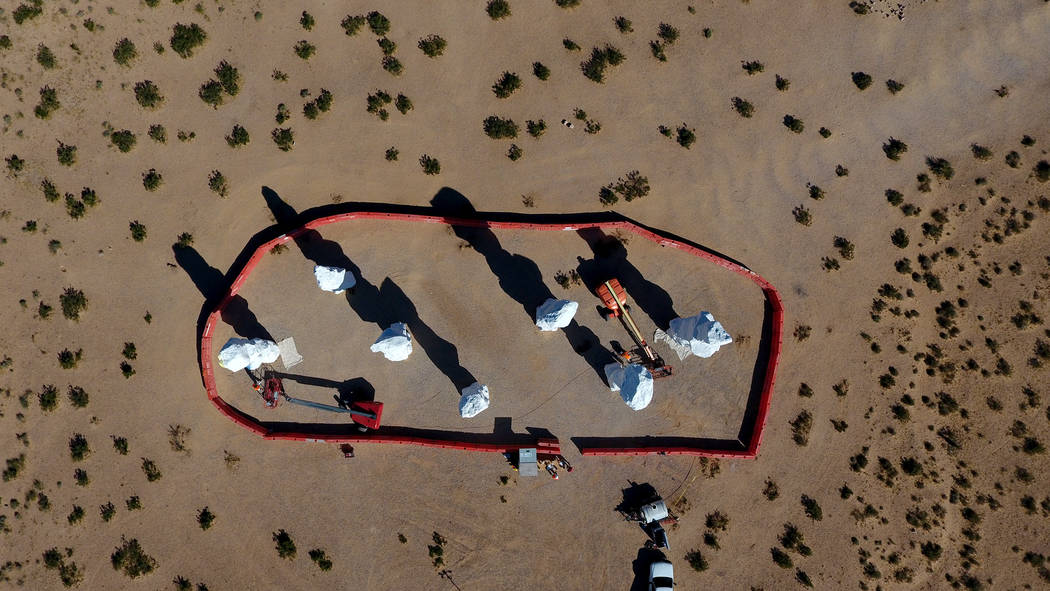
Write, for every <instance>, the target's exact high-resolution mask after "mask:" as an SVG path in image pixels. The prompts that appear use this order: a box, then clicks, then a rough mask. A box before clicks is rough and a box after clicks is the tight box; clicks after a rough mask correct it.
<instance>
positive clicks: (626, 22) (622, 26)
mask: <svg viewBox="0 0 1050 591" xmlns="http://www.w3.org/2000/svg"><path fill="white" fill-rule="evenodd" d="M613 24H614V25H616V30H617V31H619V32H621V33H624V34H627V33H633V32H634V26H633V23H631V19H629V18H627V17H624V16H618V17H616V18H614V19H613Z"/></svg>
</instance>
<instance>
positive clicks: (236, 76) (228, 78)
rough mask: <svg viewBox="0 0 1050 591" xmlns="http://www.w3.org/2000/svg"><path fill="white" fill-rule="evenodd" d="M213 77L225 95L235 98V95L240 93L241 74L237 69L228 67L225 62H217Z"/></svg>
mask: <svg viewBox="0 0 1050 591" xmlns="http://www.w3.org/2000/svg"><path fill="white" fill-rule="evenodd" d="M215 77H216V78H218V80H219V84H221V85H222V89H223V90H224V91H225V92H226V94H228V95H230V96H237V93H239V92H240V91H241V74H240V72H238V71H237V68H235V67H233V66H232V65H230V62H228V61H226V60H222V61H221V62H219V65H218V66H216V67H215Z"/></svg>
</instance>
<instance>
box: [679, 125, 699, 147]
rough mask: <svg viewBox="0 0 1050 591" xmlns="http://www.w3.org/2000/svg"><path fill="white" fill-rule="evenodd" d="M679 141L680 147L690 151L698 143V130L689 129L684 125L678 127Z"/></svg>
mask: <svg viewBox="0 0 1050 591" xmlns="http://www.w3.org/2000/svg"><path fill="white" fill-rule="evenodd" d="M677 140H678V145H680V146H682V147H683V148H685V149H687V150H688V149H689V148H690V147H691V146H692V145H693V144H695V143H696V130H695V129H689V128H688V127H686V125H685V124H684V123H683V124H682V125H680V126H679V127H678V137H677Z"/></svg>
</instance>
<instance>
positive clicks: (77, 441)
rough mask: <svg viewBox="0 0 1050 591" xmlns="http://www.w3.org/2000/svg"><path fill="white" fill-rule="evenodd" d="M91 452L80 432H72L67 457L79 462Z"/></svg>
mask: <svg viewBox="0 0 1050 591" xmlns="http://www.w3.org/2000/svg"><path fill="white" fill-rule="evenodd" d="M90 453H91V446H89V445H88V442H87V439H85V438H84V436H83V435H81V434H80V433H74V434H73V437H71V438H70V439H69V457H70V458H72V459H73V461H74V462H79V461H81V460H83V459H84V458H86V457H87V456H88V454H90Z"/></svg>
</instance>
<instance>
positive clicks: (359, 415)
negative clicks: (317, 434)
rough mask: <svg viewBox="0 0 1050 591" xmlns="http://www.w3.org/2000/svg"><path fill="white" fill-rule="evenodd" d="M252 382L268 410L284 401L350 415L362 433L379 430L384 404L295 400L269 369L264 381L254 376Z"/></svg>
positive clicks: (364, 401) (266, 371)
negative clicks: (333, 403)
mask: <svg viewBox="0 0 1050 591" xmlns="http://www.w3.org/2000/svg"><path fill="white" fill-rule="evenodd" d="M252 381H253V385H252V387H253V388H254V389H255V391H256V392H258V393H259V394H260V395H261V396H262V399H263V404H265V405H266V408H277V405H278V404H279V403H280V401H281V400H282V399H283V400H285V401H287V402H289V403H290V404H297V405H299V406H306V407H309V408H316V409H317V410H324V411H328V412H339V413H346V414H349V415H350V418H351V420H353V422H354V423H356V424H357V428H358V429H359V430H361V431H367V430H368V429H378V428H379V420H380V417H381V416H382V415H383V403H382V402H375V401H371V400H358V401H353V402H350V403H349V404H347V405H346V406H332V405H330V404H321V403H319V402H312V401H310V400H303V399H301V398H293V397H291V396H289V395H288V393H287V392H285V391H284V383H283V382H282V381H281V378H280V376H278V375H277V374H276V373H274V372H273V371H271V370H269V369H267V370H265V371H264V372H263V376H262V379H257V378H256V377H255V375H254V374H252Z"/></svg>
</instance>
